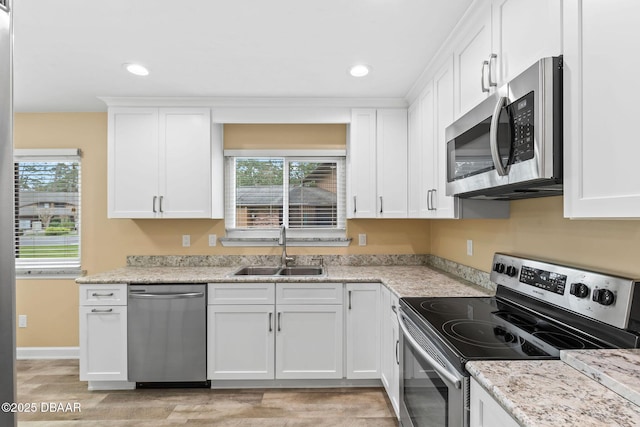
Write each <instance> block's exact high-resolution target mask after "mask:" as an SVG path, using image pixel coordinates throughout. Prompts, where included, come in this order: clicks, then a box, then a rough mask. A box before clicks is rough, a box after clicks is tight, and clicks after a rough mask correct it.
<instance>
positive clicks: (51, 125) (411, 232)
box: [14, 113, 430, 347]
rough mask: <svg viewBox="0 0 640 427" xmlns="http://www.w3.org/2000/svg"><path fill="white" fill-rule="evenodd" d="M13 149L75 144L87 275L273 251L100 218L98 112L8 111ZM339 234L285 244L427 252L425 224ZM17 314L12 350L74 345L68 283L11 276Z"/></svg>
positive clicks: (284, 132) (303, 128) (330, 142)
mask: <svg viewBox="0 0 640 427" xmlns="http://www.w3.org/2000/svg"><path fill="white" fill-rule="evenodd" d="M225 133H226V134H227V136H228V138H229V139H230V141H236V142H238V141H244V142H239V144H240V145H236V146H235V147H234V148H240V147H241V148H264V147H262V146H250V145H249V144H247V143H246V141H247V140H252V139H255V140H257V138H258V137H260V138H262V139H261V141H263V142H262V144H265V145H268V144H270V143H271V142H274V141H282V144H284V145H282V146H287V147H289V148H294V147H295V148H301V147H299V146H296V144H297V141H300V140H301V139H304V138H307V141H309V140H310V141H312V142H313V143H314V144H316V145H315V146H314V148H319V146H318V145H317V144H318V142H319V141H325V142H326V145H324V146H322V147H323V148H330V149H339V148H344V144H345V138H346V127H345V125H331V126H326V127H325V126H316V125H295V126H292V127H290V128H289V127H283V126H276V125H267V126H258V125H251V126H246V125H245V126H231V127H229V126H226V127H225ZM14 140H15V146H16V148H80V149H81V150H82V153H83V155H82V195H81V197H82V207H81V209H82V226H81V227H82V228H81V232H82V236H81V238H82V243H81V244H82V267H83V269H85V270H87V272H88V273H89V274H92V273H97V272H101V271H105V270H109V269H113V268H118V267H122V266H123V265H124V264H125V262H126V256H127V255H174V254H176V255H183V254H189V255H203V254H204V255H206V254H218V255H220V254H276V255H277V254H279V251H280V249H279V248H277V247H273V248H263V247H257V248H225V247H222V246H220V245H218V246H216V247H213V248H210V247H209V246H208V235H209V234H217V235H218V236H224V232H225V230H224V221H222V220H127V219H111V220H110V219H107V115H106V113H46V114H31V113H29V114H26V113H25V114H16V117H15V131H14ZM360 233H366V234H367V246H362V247H361V246H358V245H357V238H358V234H360ZM183 234H190V235H191V247H189V248H183V247H182V235H183ZM347 234H348V236H349V237H351V238H353V239H354V243H352V244H351V245H350V246H349V247H343V248H330V247H329V248H327V247H325V248H290V250H289V252H290V253H291V254H293V255H295V254H425V253H429V250H430V246H429V245H430V238H429V226H428V222H427V221H418V220H404V221H403V220H352V221H348V222H347ZM17 314H26V315H27V316H28V327H27V328H26V329H23V328H18V331H17V345H18V346H19V347H30V346H33V347H41V346H43V347H48V346H53V347H55V346H60V347H63V346H77V345H78V292H77V285H75V283H74V282H73V281H72V280H18V284H17Z"/></svg>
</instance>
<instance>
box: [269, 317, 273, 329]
mask: <svg viewBox="0 0 640 427" xmlns="http://www.w3.org/2000/svg"><path fill="white" fill-rule="evenodd" d="M272 321H273V313H269V332H273V322H272Z"/></svg>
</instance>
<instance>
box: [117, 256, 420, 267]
mask: <svg viewBox="0 0 640 427" xmlns="http://www.w3.org/2000/svg"><path fill="white" fill-rule="evenodd" d="M320 259H322V262H324V265H343V266H348V265H350V266H364V265H427V259H428V255H297V256H295V262H294V264H299V265H314V264H319V263H320ZM248 264H249V265H279V264H280V255H130V256H127V266H128V267H234V266H240V265H248Z"/></svg>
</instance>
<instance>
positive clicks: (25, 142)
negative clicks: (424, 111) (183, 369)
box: [14, 0, 640, 355]
mask: <svg viewBox="0 0 640 427" xmlns="http://www.w3.org/2000/svg"><path fill="white" fill-rule="evenodd" d="M512 1H513V0H512ZM476 3H477V4H476V6H483V5H486V4H487V2H476ZM564 3H565V4H564V6H563V7H564V8H565V9H566V10H565V16H571V15H570V14H569V13H568V10H570V8H571V7H574V2H564ZM595 4H597V2H596V3H595ZM467 5H468V2H467V3H465V4H464V5H459V7H460V10H459V11H458V15H457V16H458V17H459V16H461V15H462V13H463V12H464V9H465V7H466V6H467ZM626 5H627V3H625V6H626ZM19 7H20V6H19V4H18V5H16V8H17V9H18V11H19ZM594 7H595V6H594ZM621 7H622V6H621ZM474 10H476V12H474V13H477V14H479V15H480V14H481V12H483V8H482V7H477V8H476V9H474ZM17 13H18V12H16V14H17ZM16 19H18V18H16ZM467 19H468V20H469V21H471V22H484V21H483V19H480V18H478V17H475V16H471V17H468V18H467ZM612 19H613V18H612ZM455 22H456V19H454V20H452V21H451V23H450V24H451V28H453V25H454V24H455ZM568 24H569V23H568ZM18 28H19V27H17V29H16V38H17V41H16V49H17V48H18V47H19V46H20V45H19V41H18V40H19V39H18V37H19V32H18ZM629 31H631V30H630V29H629ZM556 36H557V37H558V39H559V38H560V34H559V33H556ZM611 37H612V38H613V37H614V36H613V35H612V36H611ZM444 38H445V36H444V35H443V37H442V41H440V43H442V42H443V41H444ZM626 40H634V38H633V37H627V38H626ZM570 41H571V40H570V39H565V51H564V54H565V59H568V58H567V55H568V54H569V51H568V50H567V48H568V47H569V42H570ZM556 42H557V43H559V41H558V40H556ZM454 44H455V43H454ZM621 49H622V48H621ZM445 53H446V52H441V53H440V54H441V55H443V54H445ZM555 53H558V52H555ZM434 54H435V52H434ZM16 55H18V54H17V53H16ZM487 55H488V53H487ZM487 55H484V53H483V58H484V56H487ZM537 56H543V55H537ZM628 60H629V61H633V59H628ZM118 61H120V62H122V60H118ZM120 62H118V66H119V63H120ZM427 62H428V60H425V61H423V63H424V64H426V63H427ZM372 65H373V66H374V72H375V71H376V70H377V68H378V67H377V66H376V64H372ZM439 65H440V64H439V63H438V60H437V59H436V60H434V61H433V64H432V66H431V68H438V66H439ZM343 68H346V66H345V67H343ZM476 68H479V67H475V68H473V69H472V71H470V73H471V75H472V76H473V83H474V84H475V83H477V82H476V81H477V80H479V79H478V78H477V77H479V75H480V70H479V69H476ZM621 68H622V67H621ZM628 68H629V69H633V68H632V66H631V65H629V66H628ZM420 71H421V70H420ZM428 74H429V73H425V74H424V75H423V77H424V79H425V80H429V79H430V76H429V75H428ZM476 74H477V76H476ZM418 75H419V73H418V74H416V75H415V76H414V79H415V78H417V77H418ZM624 77H625V76H624V75H622V76H620V77H619V78H617V79H616V81H621V80H620V79H622V78H624ZM17 78H18V77H16V79H17ZM623 81H626V80H623ZM411 83H413V82H411ZM411 83H410V84H411ZM421 83H422V82H416V85H415V88H414V89H413V90H412V92H411V93H410V94H409V95H407V97H406V99H407V100H403V101H402V102H403V103H404V104H403V105H404V107H406V106H407V104H408V102H407V101H409V100H414V99H417V98H418V94H417V92H420V90H422V86H423V85H422V84H421ZM427 83H428V82H427ZM378 84H380V83H378ZM629 84H630V85H631V83H629ZM632 88H633V89H632ZM635 88H637V86H629V88H628V89H629V90H635ZM138 93H140V92H137V91H135V90H134V89H131V91H130V92H128V93H124V94H123V95H127V96H130V95H132V94H138ZM405 93H406V92H405ZM570 93H571V92H570ZM19 94H20V92H19V91H18V89H16V97H18V96H19ZM96 95H114V94H109V93H100V94H96ZM145 95H146V96H151V94H148V93H145ZM162 95H165V96H168V95H175V96H184V93H176V94H173V93H172V94H167V93H163V94H162ZM60 97H64V94H60ZM97 102H102V101H97ZM470 103H471V101H470ZM565 103H566V100H565ZM311 106H312V107H315V106H316V105H313V104H311ZM368 106H371V104H369V105H368ZM385 106H388V105H375V107H385ZM214 108H215V107H214ZM252 108H255V106H253V107H252ZM273 108H276V109H278V108H282V104H281V103H279V102H275V101H274V103H273ZM457 108H460V110H462V109H463V107H462V106H459V107H457ZM298 109H299V108H298ZM55 111H59V110H56V109H55V108H53V107H51V106H44V107H41V109H38V107H35V106H33V107H29V108H24V111H20V109H16V112H17V114H16V117H15V129H14V141H15V146H16V148H79V149H80V150H81V151H82V153H83V156H82V168H83V172H82V188H83V193H82V208H83V218H84V220H83V223H82V255H83V256H82V269H83V270H86V271H87V273H88V274H95V273H100V272H104V271H109V270H112V269H116V268H120V267H122V266H123V265H124V264H125V262H126V259H125V258H126V256H128V255H202V254H206V255H247V254H248V255H260V254H268V255H274V256H277V255H279V253H280V248H279V247H272V248H265V247H243V248H238V247H225V246H223V245H221V244H218V245H216V246H209V237H208V236H209V235H212V234H213V235H216V236H218V238H221V237H223V236H225V233H226V229H225V222H224V220H216V219H213V220H212V219H189V220H180V219H163V220H126V219H118V220H113V219H108V218H107V214H106V213H107V210H108V206H107V199H108V197H107V179H108V178H107V177H108V165H107V161H106V159H107V133H108V130H107V128H108V118H107V114H106V113H105V112H104V111H106V106H105V105H104V103H102V104H101V110H99V111H100V112H73V113H67V112H64V113H63V112H55ZM89 111H93V110H89ZM566 121H568V119H567V117H566V116H565V122H566ZM629 122H630V121H629ZM603 127H604V126H603ZM590 130H592V129H590ZM625 131H626V130H625V128H624V126H621V127H620V128H619V129H618V130H617V132H620V133H619V135H622V136H624V132H625ZM265 132H266V131H265ZM283 132H284V131H283ZM345 132H346V131H345ZM565 138H566V136H565ZM616 140H622V139H621V138H618V139H616ZM625 149H627V150H632V147H625ZM566 154H567V153H566V152H565V156H566ZM604 155H605V154H603V155H602V156H604ZM631 157H632V156H626V155H625V156H622V155H618V157H616V158H614V159H611V160H613V161H612V163H611V164H618V162H624V161H627V160H628V159H629V158H631ZM602 158H604V159H610V157H602ZM620 169H621V170H620V171H619V172H618V173H620V174H623V173H624V171H629V170H632V168H631V167H626V168H625V167H621V168H620ZM566 170H572V169H571V168H566ZM570 176H571V177H572V178H573V175H570ZM565 179H566V182H565V196H564V197H560V196H559V197H552V198H541V199H529V200H521V201H514V202H511V203H510V215H509V218H508V219H464V220H453V219H417V218H416V219H404V218H396V219H349V220H348V221H347V237H348V238H351V239H352V242H351V244H350V245H349V246H347V247H311V248H309V247H294V248H290V249H289V252H290V253H291V254H293V255H298V256H299V255H304V254H309V255H370V254H396V255H412V254H431V255H434V256H436V257H439V258H442V259H444V260H449V261H453V262H455V263H458V264H461V265H464V266H469V267H472V268H475V269H478V270H481V271H485V272H486V271H488V269H489V268H490V267H491V265H492V257H493V254H494V253H495V252H509V253H526V255H528V256H531V257H534V258H535V257H540V258H545V259H553V260H557V261H559V262H562V263H567V264H577V265H582V266H589V267H590V268H593V269H597V270H605V271H611V272H616V273H618V274H622V275H627V276H631V277H637V276H640V275H639V274H638V270H637V266H636V264H637V263H636V262H635V261H636V260H635V258H636V257H635V256H634V255H635V251H634V248H635V245H634V242H635V241H636V239H637V238H638V237H640V236H639V234H640V228H639V227H638V225H637V224H636V222H635V221H620V220H616V221H611V220H606V219H604V218H606V217H609V216H611V217H615V216H619V217H623V218H633V217H634V216H635V217H637V214H635V215H634V214H633V209H632V210H631V213H629V211H626V210H623V207H622V205H621V206H620V209H619V210H617V208H615V206H616V205H615V204H614V203H615V202H614V200H613V199H611V198H610V197H609V201H608V202H607V203H608V205H609V206H610V207H611V209H610V213H608V212H606V209H604V208H601V209H600V210H599V211H598V213H597V214H595V213H593V212H596V210H594V211H592V212H589V211H588V210H585V211H583V212H584V213H582V214H581V213H580V212H579V211H568V210H567V209H568V208H567V206H566V203H567V200H576V199H574V197H575V195H574V194H573V193H571V192H569V191H568V188H569V187H568V186H567V185H568V184H569V182H567V181H569V176H567V175H565ZM598 179H601V180H602V181H601V184H602V183H606V184H612V183H616V182H618V183H621V182H623V183H625V185H626V186H631V185H632V182H631V180H625V179H622V178H620V177H619V176H618V175H615V174H612V175H611V176H598ZM596 184H597V183H596ZM596 184H593V185H596ZM611 188H613V186H611ZM623 188H624V187H623ZM87 189H91V191H87ZM626 190H627V191H629V193H630V194H633V191H631V190H630V189H626ZM636 212H637V209H636ZM407 216H408V215H407ZM568 216H571V217H580V216H586V217H597V218H601V219H599V220H597V221H594V220H570V219H568V218H565V217H568ZM361 234H365V235H366V240H367V242H366V243H367V244H366V246H360V245H358V244H357V242H358V240H359V235H361ZM183 235H189V236H190V240H191V242H190V243H191V245H190V246H189V247H183V245H182V236H183ZM469 240H470V241H472V251H471V253H472V255H467V247H468V243H467V241H469ZM603 254H606V256H603ZM329 271H331V267H330V266H329ZM52 285H54V286H52ZM16 288H17V289H16V312H15V313H16V315H19V314H25V315H27V316H28V319H29V323H28V327H27V328H25V329H22V328H18V329H17V331H18V332H17V347H18V348H19V349H21V350H25V349H26V350H29V349H31V350H32V351H35V352H36V353H37V350H38V349H41V348H45V349H46V348H48V349H58V351H59V352H60V354H62V355H63V354H64V352H65V351H67V350H69V349H73V348H74V347H75V348H77V346H78V343H79V335H78V331H79V328H78V315H77V313H78V306H79V300H78V285H77V284H76V283H75V282H74V281H73V280H70V279H68V280H64V279H57V280H55V281H54V280H42V279H22V278H21V279H20V280H18V283H17V287H16ZM51 302H55V304H51ZM65 349H66V350H65Z"/></svg>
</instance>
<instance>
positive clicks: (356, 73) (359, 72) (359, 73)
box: [349, 64, 371, 77]
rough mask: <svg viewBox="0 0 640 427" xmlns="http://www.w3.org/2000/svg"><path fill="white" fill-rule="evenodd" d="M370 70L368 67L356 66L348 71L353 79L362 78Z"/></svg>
mask: <svg viewBox="0 0 640 427" xmlns="http://www.w3.org/2000/svg"><path fill="white" fill-rule="evenodd" d="M370 70H371V68H370V67H369V66H368V65H364V64H358V65H354V66H353V67H351V68H350V69H349V74H351V75H352V76H353V77H364V76H366V75H367V74H369V71H370Z"/></svg>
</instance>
